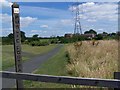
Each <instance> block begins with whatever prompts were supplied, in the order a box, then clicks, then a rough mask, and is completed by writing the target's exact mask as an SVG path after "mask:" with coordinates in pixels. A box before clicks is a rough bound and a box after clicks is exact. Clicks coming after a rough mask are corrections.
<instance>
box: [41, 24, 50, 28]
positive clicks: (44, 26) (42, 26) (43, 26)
mask: <svg viewBox="0 0 120 90" xmlns="http://www.w3.org/2000/svg"><path fill="white" fill-rule="evenodd" d="M40 27H41V28H48V27H49V26H48V25H41V26H40Z"/></svg>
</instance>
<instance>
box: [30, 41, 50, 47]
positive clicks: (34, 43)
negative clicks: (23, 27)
mask: <svg viewBox="0 0 120 90" xmlns="http://www.w3.org/2000/svg"><path fill="white" fill-rule="evenodd" d="M30 45H31V46H46V45H49V42H48V41H32V42H30Z"/></svg>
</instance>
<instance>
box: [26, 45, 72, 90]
mask: <svg viewBox="0 0 120 90" xmlns="http://www.w3.org/2000/svg"><path fill="white" fill-rule="evenodd" d="M65 53H66V52H65V47H63V48H62V49H61V50H60V51H59V52H58V53H57V54H56V55H55V56H53V57H52V58H50V59H49V60H48V61H46V62H45V63H44V64H42V66H41V67H40V68H39V69H38V70H36V71H35V72H34V73H36V74H47V75H58V76H67V75H68V74H67V71H66V64H67V60H66V59H67V58H66V57H65ZM24 85H25V87H26V88H63V87H64V88H70V87H71V85H66V84H55V83H43V82H34V81H25V82H24Z"/></svg>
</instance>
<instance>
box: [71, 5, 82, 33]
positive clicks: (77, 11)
mask: <svg viewBox="0 0 120 90" xmlns="http://www.w3.org/2000/svg"><path fill="white" fill-rule="evenodd" d="M73 12H75V14H76V15H75V27H74V34H75V35H81V34H82V28H81V23H80V8H79V3H76V4H75V10H73Z"/></svg>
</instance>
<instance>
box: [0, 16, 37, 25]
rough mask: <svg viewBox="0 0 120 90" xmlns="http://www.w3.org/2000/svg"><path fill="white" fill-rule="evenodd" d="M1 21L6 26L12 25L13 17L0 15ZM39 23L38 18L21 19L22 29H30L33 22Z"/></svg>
mask: <svg viewBox="0 0 120 90" xmlns="http://www.w3.org/2000/svg"><path fill="white" fill-rule="evenodd" d="M0 19H1V20H2V23H3V24H4V25H6V24H7V25H8V24H9V25H12V16H10V15H8V14H0ZM35 21H37V18H32V17H20V25H21V27H28V26H29V25H30V24H32V23H33V22H35Z"/></svg>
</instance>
